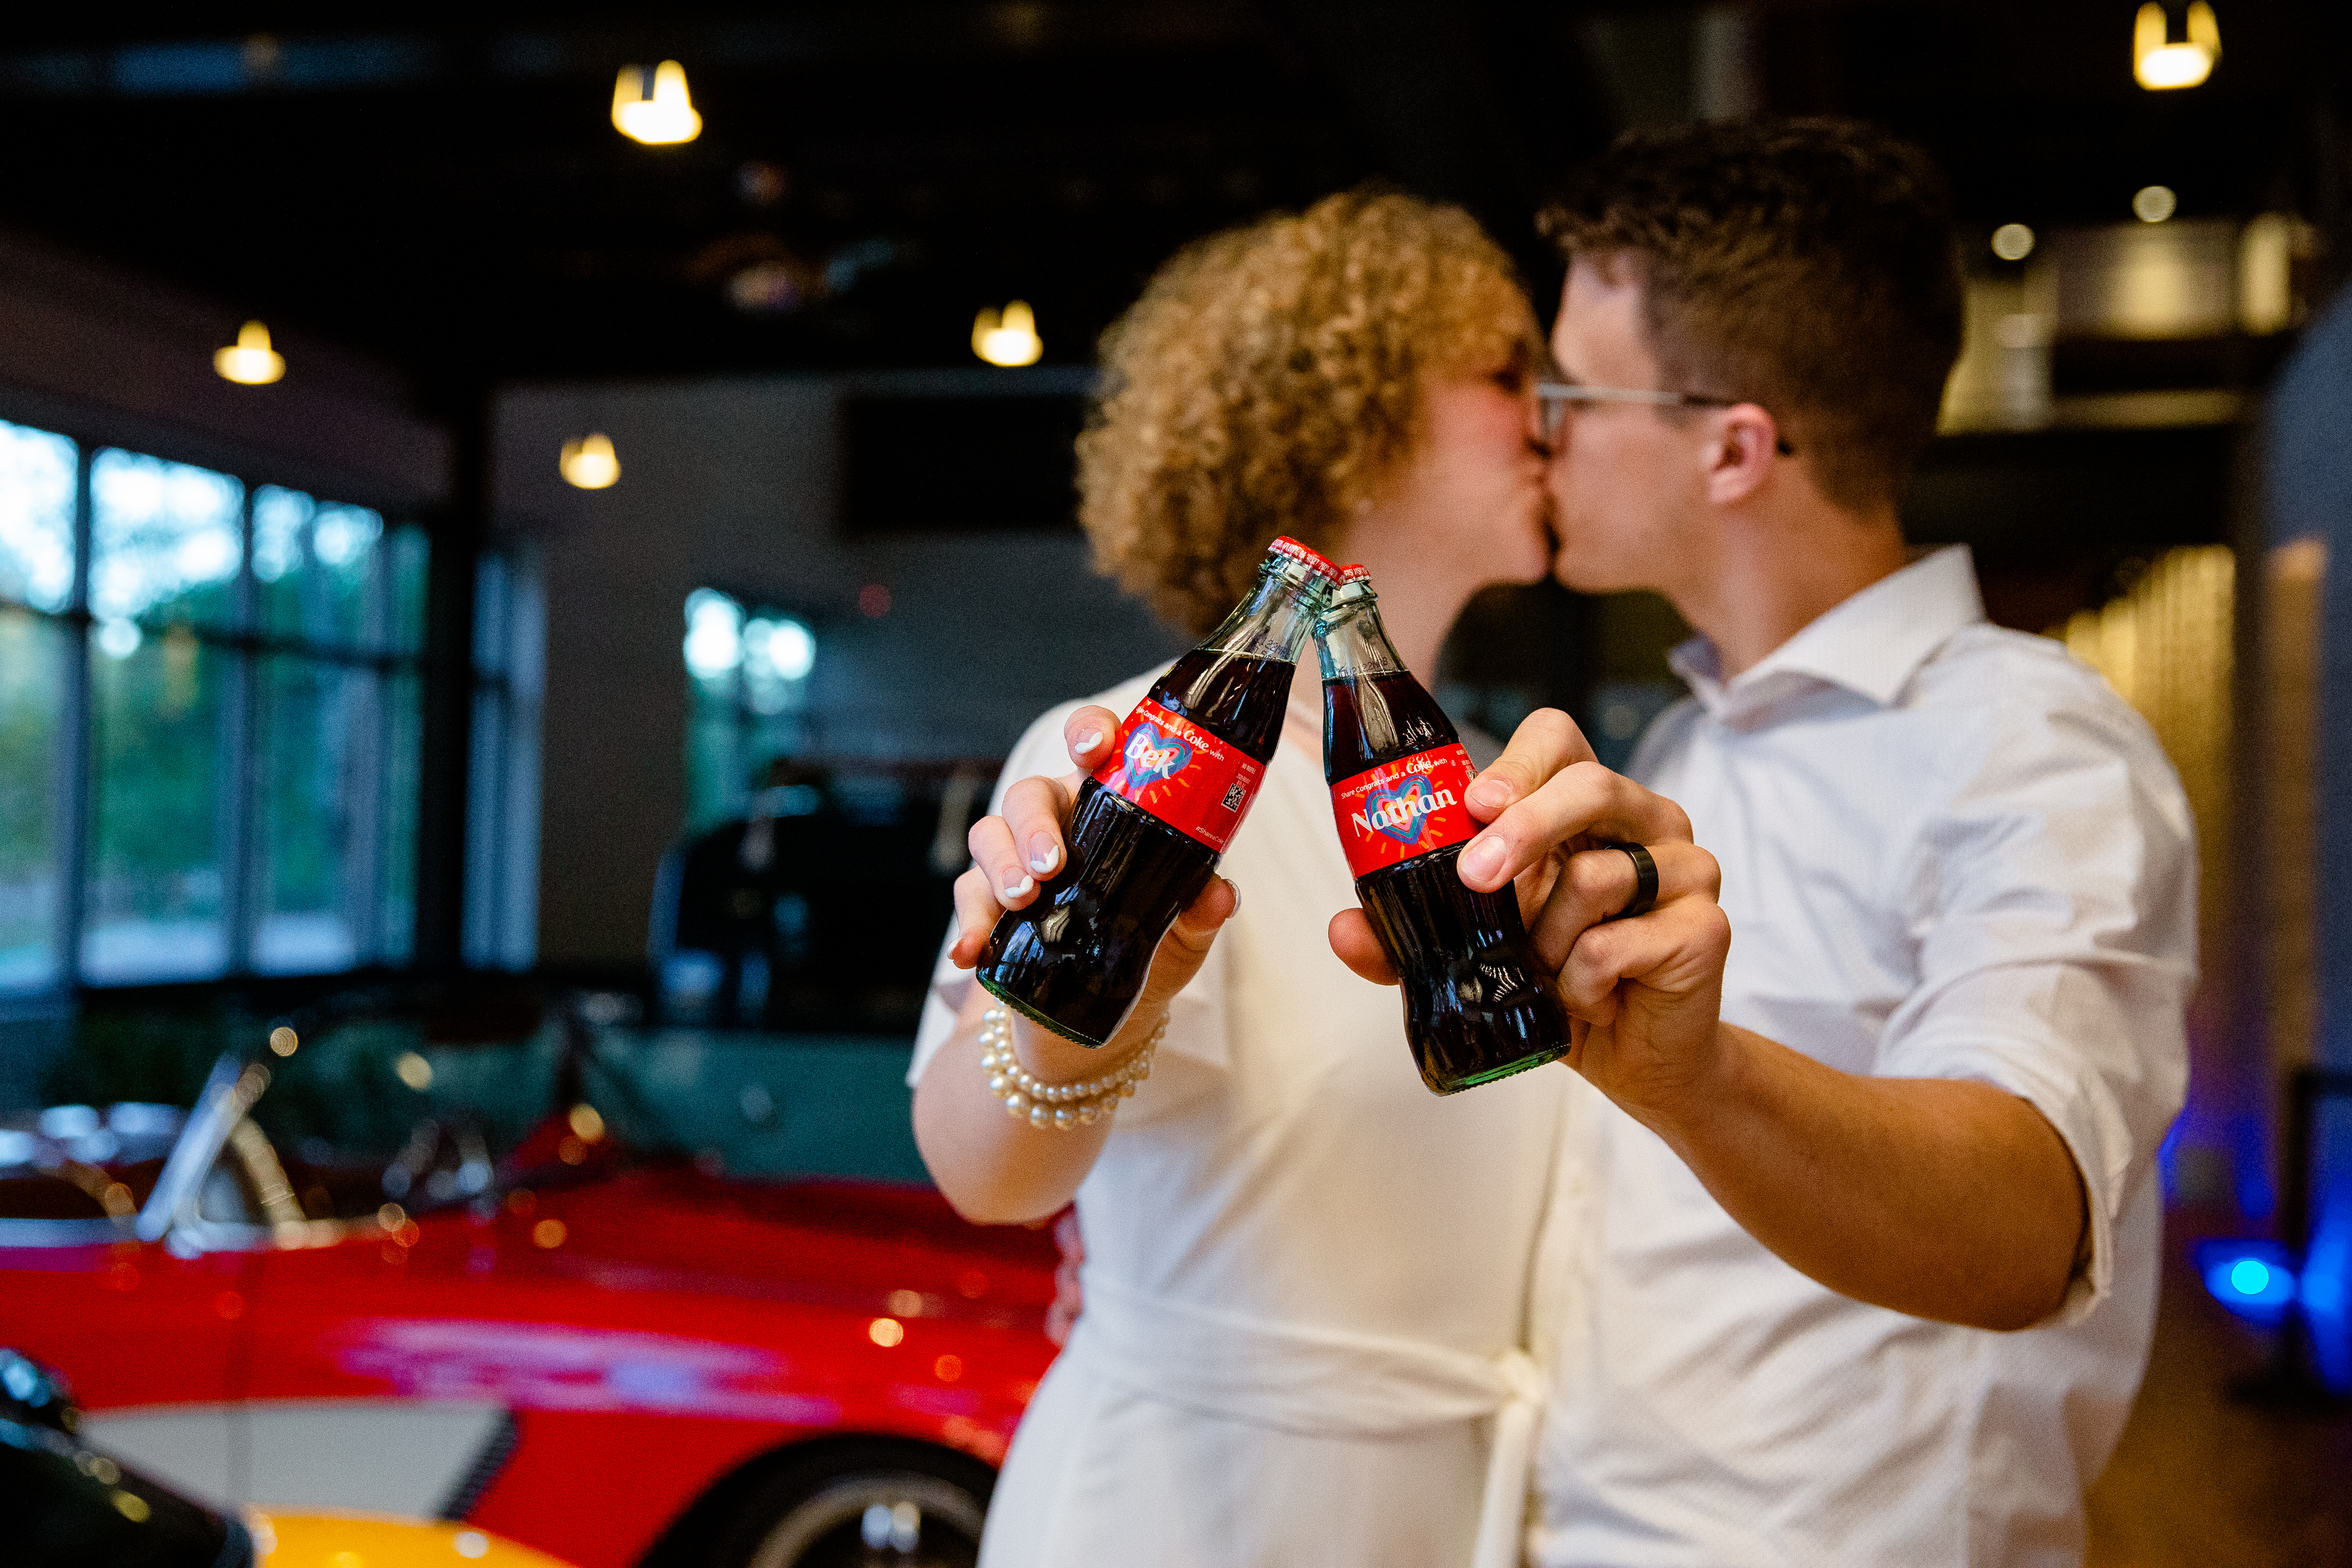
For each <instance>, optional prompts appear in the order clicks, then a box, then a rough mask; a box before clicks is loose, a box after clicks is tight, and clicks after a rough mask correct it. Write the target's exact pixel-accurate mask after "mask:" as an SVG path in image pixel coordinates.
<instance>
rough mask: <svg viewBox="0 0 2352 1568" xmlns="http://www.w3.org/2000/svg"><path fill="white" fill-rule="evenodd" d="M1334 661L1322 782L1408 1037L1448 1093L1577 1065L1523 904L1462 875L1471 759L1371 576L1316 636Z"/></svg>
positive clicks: (1330, 610) (1429, 1076)
mask: <svg viewBox="0 0 2352 1568" xmlns="http://www.w3.org/2000/svg"><path fill="white" fill-rule="evenodd" d="M1315 635H1316V646H1317V647H1318V651H1319V652H1320V654H1321V657H1322V660H1323V776H1324V778H1325V779H1326V780H1328V782H1329V784H1330V785H1331V810H1332V815H1333V816H1335V817H1336V818H1337V820H1338V822H1339V841H1340V843H1341V844H1342V845H1343V846H1344V847H1346V849H1347V852H1348V868H1349V870H1351V871H1353V872H1354V873H1355V876H1356V896H1357V898H1358V899H1360V900H1362V902H1363V906H1364V913H1365V915H1366V916H1367V917H1369V918H1370V921H1371V922H1372V930H1373V931H1374V932H1375V933H1377V934H1378V936H1379V937H1380V939H1381V951H1382V952H1386V953H1387V954H1388V960H1389V963H1390V964H1391V966H1393V967H1394V968H1395V970H1396V972H1397V975H1398V978H1399V979H1400V981H1401V982H1402V990H1403V992H1404V1031H1405V1037H1406V1038H1407V1039H1409V1040H1410V1041H1412V1055H1413V1060H1414V1062H1415V1063H1416V1064H1417V1065H1418V1066H1419V1067H1420V1068H1421V1079H1422V1081H1423V1083H1425V1084H1427V1085H1429V1087H1430V1089H1432V1090H1433V1091H1434V1092H1435V1093H1438V1094H1452V1093H1454V1091H1456V1090H1457V1089H1473V1088H1475V1087H1476V1086H1477V1085H1479V1084H1482V1083H1491V1082H1493V1081H1494V1080H1495V1079H1498V1078H1507V1077H1508V1076H1510V1075H1511V1074H1512V1073H1515V1072H1524V1071H1526V1070H1527V1069H1528V1068H1532V1067H1540V1066H1542V1065H1543V1064H1544V1063H1546V1062H1548V1061H1551V1060H1553V1059H1555V1058H1559V1057H1561V1056H1564V1055H1566V1054H1567V1051H1568V1047H1569V1038H1568V1015H1567V1013H1566V1011H1565V1010H1564V1009H1563V1008H1562V1007H1561V1006H1560V1003H1559V996H1558V995H1557V994H1555V993H1554V992H1553V990H1552V988H1551V987H1550V986H1549V984H1546V983H1545V982H1544V980H1543V978H1542V974H1541V971H1540V970H1539V969H1538V966H1537V964H1536V963H1535V960H1534V955H1533V954H1532V953H1531V952H1529V951H1528V933H1527V928H1526V926H1525V925H1524V924H1523V923H1522V922H1521V921H1520V919H1519V902H1518V898H1517V895H1516V894H1515V893H1514V892H1513V891H1512V889H1510V888H1509V887H1508V886H1506V887H1503V888H1501V889H1497V890H1496V891H1495V892H1491V893H1481V892H1477V891H1475V890H1474V889H1470V888H1468V887H1465V886H1464V885H1463V881H1462V878H1461V876H1460V874H1459V873H1458V872H1457V870H1456V869H1455V867H1454V862H1455V861H1456V860H1458V859H1459V858H1461V855H1462V846H1463V845H1465V844H1466V843H1468V842H1469V841H1470V839H1471V838H1472V837H1474V836H1475V834H1476V833H1477V831H1478V826H1479V825H1478V823H1477V821H1476V820H1475V818H1473V817H1472V816H1471V815H1470V808H1469V807H1468V806H1467V805H1464V804H1463V799H1462V796H1463V792H1464V791H1465V790H1466V789H1467V788H1468V787H1469V784H1470V778H1471V774H1472V773H1473V772H1474V770H1473V768H1472V767H1471V765H1470V755H1469V753H1468V752H1465V751H1464V750H1463V749H1462V745H1461V742H1460V739H1459V737H1458V736H1457V735H1456V734H1455V733H1454V725H1453V722H1452V721H1450V720H1448V719H1447V718H1446V717H1445V714H1444V712H1443V711H1442V710H1440V709H1439V708H1438V706H1437V702H1436V700H1435V699H1433V698H1432V697H1431V696H1430V695H1429V693H1428V691H1426V690H1425V689H1423V687H1422V684H1421V682H1419V681H1418V680H1415V679H1413V678H1412V674H1411V673H1410V672H1409V671H1407V670H1406V668H1404V662H1403V661H1402V659H1400V658H1397V654H1396V649H1395V648H1394V647H1391V645H1390V643H1389V637H1388V633H1387V632H1386V631H1384V630H1382V629H1381V612H1380V605H1379V601H1378V600H1377V599H1376V598H1375V597H1374V595H1373V593H1372V585H1371V583H1370V580H1369V577H1368V574H1366V573H1365V571H1364V569H1363V568H1362V567H1360V566H1350V567H1348V568H1347V569H1345V570H1344V571H1342V572H1341V573H1340V574H1339V584H1338V585H1337V586H1336V587H1335V588H1333V589H1332V591H1331V595H1330V596H1329V598H1328V600H1327V601H1326V603H1325V605H1324V607H1323V612H1322V614H1321V615H1320V616H1318V619H1317V622H1316V626H1315Z"/></svg>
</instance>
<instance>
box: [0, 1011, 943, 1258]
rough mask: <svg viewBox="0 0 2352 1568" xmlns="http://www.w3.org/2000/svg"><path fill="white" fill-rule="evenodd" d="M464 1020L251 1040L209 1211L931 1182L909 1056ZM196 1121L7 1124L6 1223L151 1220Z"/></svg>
mask: <svg viewBox="0 0 2352 1568" xmlns="http://www.w3.org/2000/svg"><path fill="white" fill-rule="evenodd" d="M466 1021H467V1022H468V1023H470V1025H471V1026H472V1027H471V1030H470V1033H471V1035H472V1036H473V1037H466V1036H467V1032H468V1031H466V1030H461V1029H456V1028H452V1027H449V1026H447V1025H446V1022H442V1021H437V1020H436V1019H433V1018H429V1017H427V1018H419V1017H415V1016H376V1017H362V1018H358V1019H347V1020H345V1021H343V1022H341V1023H338V1024H335V1025H332V1026H324V1027H320V1028H319V1029H318V1030H317V1031H316V1032H315V1033H313V1034H310V1035H309V1036H308V1037H299V1036H298V1037H294V1038H293V1039H292V1040H291V1041H290V1042H289V1041H287V1040H286V1038H285V1037H283V1036H279V1037H278V1040H279V1043H281V1044H287V1043H290V1045H291V1047H292V1048H291V1049H290V1050H289V1051H287V1052H286V1053H285V1054H282V1055H281V1054H280V1053H279V1052H278V1050H277V1049H275V1048H274V1047H271V1046H270V1045H269V1044H268V1040H269V1039H270V1036H268V1034H266V1033H265V1032H264V1031H263V1030H262V1029H260V1028H258V1027H257V1026H250V1025H248V1026H246V1029H245V1031H244V1032H245V1033H247V1035H248V1037H249V1036H251V1035H261V1036H262V1038H263V1041H264V1046H263V1048H262V1049H260V1050H258V1051H256V1052H252V1053H251V1054H250V1060H249V1062H248V1063H247V1066H246V1068H245V1069H244V1070H245V1074H246V1077H245V1078H244V1079H243V1080H242V1082H243V1084H244V1086H245V1087H246V1088H247V1089H249V1091H250V1092H249V1095H248V1096H247V1098H248V1100H249V1109H248V1110H247V1114H246V1115H245V1116H244V1117H242V1118H241V1119H238V1120H236V1121H234V1122H233V1123H232V1125H231V1128H230V1131H227V1132H226V1134H223V1133H222V1132H220V1131H218V1130H217V1129H215V1130H213V1131H212V1132H211V1134H210V1136H211V1137H212V1138H213V1139H214V1140H215V1142H216V1143H218V1145H219V1152H218V1154H217V1156H216V1158H215V1160H214V1161H213V1163H211V1164H210V1165H209V1166H208V1168H207V1169H206V1171H205V1173H204V1175H203V1178H202V1180H201V1181H199V1182H197V1183H196V1184H195V1186H194V1194H193V1196H194V1209H195V1213H196V1215H197V1216H198V1217H199V1218H201V1219H204V1220H206V1221H210V1222H213V1223H216V1224H228V1225H248V1226H270V1225H278V1224H283V1223H286V1222H288V1221H320V1220H355V1219H361V1218H365V1217H370V1216H373V1215H375V1214H376V1213H377V1212H378V1211H379V1210H380V1209H381V1207H382V1205H385V1204H387V1203H398V1204H400V1205H403V1206H404V1207H405V1208H406V1209H407V1210H409V1211H410V1212H425V1211H428V1210H430V1209H432V1208H435V1207H438V1206H442V1205H447V1204H453V1203H462V1202H466V1201H467V1200H469V1199H471V1198H474V1197H476V1196H478V1195H479V1194H482V1193H484V1192H486V1191H488V1190H489V1189H490V1188H491V1187H492V1186H493V1185H495V1184H496V1182H497V1173H498V1172H499V1171H501V1170H505V1171H509V1172H512V1171H516V1170H520V1169H524V1168H529V1169H531V1170H532V1171H534V1172H535V1173H536V1175H535V1177H534V1179H543V1178H544V1177H546V1176H548V1175H551V1174H554V1175H561V1174H562V1167H564V1166H566V1165H571V1166H575V1167H579V1173H580V1174H581V1175H583V1176H585V1175H589V1174H593V1173H600V1172H602V1171H604V1170H607V1169H610V1168H611V1165H612V1163H613V1162H614V1160H616V1159H622V1160H625V1159H631V1158H664V1157H675V1158H691V1159H692V1160H694V1161H695V1162H696V1163H698V1165H700V1166H701V1167H702V1168H704V1169H706V1170H709V1171H713V1172H720V1171H723V1172H725V1173H729V1174H730V1175H735V1176H743V1177H752V1178H761V1177H767V1178H795V1177H808V1176H832V1177H855V1178H864V1179H880V1180H886V1181H920V1180H922V1179H923V1177H924V1173H923V1170H922V1166H921V1163H920V1161H919V1157H918V1156H917V1155H916V1153H915V1151H914V1148H913V1143H912V1139H911V1137H910V1135H909V1132H908V1090H907V1089H906V1086H905V1084H904V1081H903V1075H904V1072H905V1066H906V1047H905V1043H904V1042H903V1041H896V1040H892V1039H890V1038H887V1037H881V1038H877V1037H865V1036H844V1037H824V1036H790V1037H784V1036H772V1035H752V1034H746V1033H742V1032H719V1031H710V1030H702V1029H696V1028H690V1027H682V1028H652V1027H645V1026H639V1025H637V1024H635V1022H634V1021H633V1020H632V1019H631V1018H630V1017H629V1016H627V1010H626V1007H625V1005H616V1004H615V1003H614V1002H613V1001H612V1000H609V999H608V1000H604V1001H599V1000H598V999H596V998H593V997H592V998H589V999H587V1001H586V1002H585V1003H577V1002H567V1004H566V1005H564V1006H562V1007H560V1008H550V1009H547V1010H546V1011H545V1012H544V1013H539V1012H534V1011H531V1010H526V1009H521V1008H506V1009H499V1008H495V1007H484V1008H479V1009H475V1010H473V1011H472V1012H471V1013H470V1014H469V1015H468V1016H467V1020H466ZM215 1043H217V1035H216V1033H215V1031H209V1030H200V1029H191V1030H189V1031H188V1044H187V1047H186V1050H185V1055H186V1058H187V1059H186V1060H184V1061H180V1062H176V1063H173V1064H171V1065H170V1068H169V1070H168V1071H165V1070H160V1069H159V1068H157V1066H156V1064H155V1063H154V1061H152V1059H151V1060H149V1061H147V1062H146V1063H144V1064H142V1070H141V1071H140V1072H124V1073H119V1074H116V1075H114V1076H115V1077H116V1080H117V1081H118V1082H120V1083H121V1086H122V1087H123V1088H125V1089H131V1091H132V1092H134V1093H135V1092H139V1091H141V1090H142V1089H143V1090H144V1091H146V1092H148V1093H155V1092H156V1091H157V1090H158V1089H162V1090H163V1092H166V1093H169V1092H173V1089H174V1088H175V1085H174V1083H173V1074H174V1073H176V1074H177V1075H178V1076H177V1083H180V1084H185V1083H188V1082H189V1080H191V1079H193V1080H194V1082H195V1083H196V1084H201V1083H202V1082H203V1079H202V1078H201V1077H200V1076H199V1075H200V1074H201V1073H202V1072H203V1071H204V1069H205V1068H206V1067H208V1066H209V1065H210V1064H209V1063H207V1062H205V1061H203V1060H202V1059H201V1058H198V1057H197V1056H196V1052H197V1051H198V1050H200V1049H202V1048H204V1047H206V1046H208V1045H213V1044H215ZM255 1068H259V1069H260V1070H259V1071H258V1073H256V1072H255V1070H254V1069H255ZM93 1076H95V1075H93ZM90 1087H97V1085H96V1084H92V1085H90ZM178 1092H180V1093H183V1094H184V1095H185V1100H186V1102H187V1103H189V1104H194V1103H195V1101H196V1100H197V1094H196V1092H194V1091H193V1089H179V1090H178ZM187 1115H188V1113H187V1111H185V1110H181V1109H179V1108H177V1107H175V1106H173V1105H170V1104H165V1103H161V1102H160V1096H159V1098H158V1100H146V1099H133V1098H130V1097H129V1096H127V1095H126V1096H125V1097H124V1098H121V1099H118V1100H112V1101H111V1102H109V1101H107V1100H101V1099H100V1097H99V1096H97V1095H94V1094H93V1095H92V1096H91V1097H90V1100H89V1102H87V1103H79V1104H65V1105H54V1106H51V1107H49V1108H48V1109H47V1110H42V1111H40V1112H38V1113H37V1114H27V1115H25V1116H20V1117H16V1118H14V1119H12V1120H11V1121H9V1122H8V1123H6V1124H5V1126H0V1219H47V1220H60V1219H70V1220H107V1219H116V1220H122V1219H126V1218H127V1217H128V1216H131V1215H136V1214H137V1213H138V1212H139V1211H140V1210H141V1209H142V1207H144V1206H145V1205H147V1203H148V1199H149V1197H150V1195H151V1194H152V1191H153V1189H154V1187H155V1184H156V1182H157V1179H158V1176H159V1173H161V1172H162V1170H163V1162H164V1157H165V1155H166V1154H167V1153H168V1152H170V1150H171V1148H172V1146H173V1142H174V1141H175V1140H176V1139H177V1138H178V1137H179V1136H180V1135H181V1132H182V1131H183V1128H184V1125H185V1123H186V1121H187ZM199 1131H202V1129H199Z"/></svg>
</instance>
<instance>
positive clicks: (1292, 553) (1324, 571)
mask: <svg viewBox="0 0 2352 1568" xmlns="http://www.w3.org/2000/svg"><path fill="white" fill-rule="evenodd" d="M1265 552H1266V553H1267V554H1268V555H1279V556H1282V557H1284V558H1285V559H1286V560H1291V561H1296V562H1297V563H1299V564H1300V565H1302V566H1304V567H1306V568H1307V570H1308V571H1309V572H1312V573H1314V574H1316V575H1317V576H1318V577H1320V578H1322V579H1323V580H1324V581H1325V582H1327V583H1328V582H1331V581H1333V580H1334V579H1336V578H1337V577H1338V576H1339V568H1338V567H1337V566H1334V565H1332V564H1331V563H1330V562H1328V561H1327V560H1325V559H1324V557H1323V555H1322V552H1319V551H1315V550H1309V549H1307V546H1305V545H1304V544H1301V543H1299V542H1298V541H1297V540H1295V539H1292V538H1291V537H1289V536H1288V535H1287V534H1286V535H1284V536H1283V537H1282V538H1279V539H1277V540H1276V541H1275V542H1273V543H1272V544H1269V545H1267V546H1266V547H1265Z"/></svg>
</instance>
